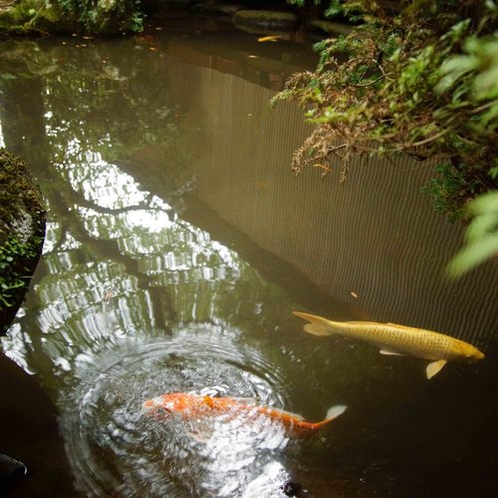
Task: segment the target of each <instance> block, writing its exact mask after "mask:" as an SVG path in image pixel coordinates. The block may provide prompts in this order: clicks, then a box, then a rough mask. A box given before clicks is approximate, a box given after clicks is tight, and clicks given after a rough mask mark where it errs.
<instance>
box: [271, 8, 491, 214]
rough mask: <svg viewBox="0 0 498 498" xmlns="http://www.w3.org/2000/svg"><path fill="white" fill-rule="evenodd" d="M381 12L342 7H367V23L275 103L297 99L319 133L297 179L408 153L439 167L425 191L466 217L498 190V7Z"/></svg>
mask: <svg viewBox="0 0 498 498" xmlns="http://www.w3.org/2000/svg"><path fill="white" fill-rule="evenodd" d="M331 4H332V5H333V6H334V5H338V3H337V2H331ZM382 5H383V4H381V3H380V2H379V3H377V2H375V1H372V0H358V1H354V2H353V1H344V2H341V8H343V9H345V10H346V11H347V10H348V9H353V8H354V9H355V11H356V12H358V10H359V9H361V10H362V12H363V21H364V22H363V24H362V25H361V26H359V27H357V28H355V29H353V30H352V31H351V33H350V34H348V35H347V36H341V37H338V38H334V39H328V40H325V41H323V42H321V43H319V44H317V45H316V49H317V50H318V51H319V53H320V62H319V64H318V67H317V69H316V71H314V72H304V73H298V74H296V75H294V76H293V77H292V78H291V79H290V80H289V81H288V83H287V86H286V89H285V90H284V91H283V92H281V93H280V94H279V95H277V97H276V98H275V99H274V100H273V102H274V103H275V102H276V101H278V100H281V99H292V100H295V101H297V102H298V103H299V104H300V105H301V106H302V107H303V109H304V111H305V116H306V119H307V120H308V121H309V122H311V123H313V124H315V125H316V127H315V129H314V131H313V133H312V134H311V136H310V137H309V138H308V139H307V140H306V141H305V143H304V144H303V147H301V148H300V149H298V150H297V151H296V152H295V154H294V157H293V165H292V167H293V171H294V172H296V173H299V172H300V171H302V169H303V168H304V167H306V166H307V165H315V166H319V167H320V168H321V170H322V172H323V173H324V174H326V173H327V172H328V171H330V170H331V169H332V168H334V167H337V166H339V167H340V168H342V171H343V173H344V172H345V171H347V169H348V168H349V158H350V157H351V155H352V154H363V155H366V156H370V155H376V154H377V155H378V154H387V153H390V154H393V153H399V152H406V153H409V154H410V155H412V156H414V157H416V158H417V159H420V160H425V159H432V164H434V162H436V163H437V164H438V166H437V167H436V170H435V174H434V179H433V180H432V181H431V182H430V184H429V185H428V187H427V189H426V190H427V191H430V192H431V193H432V194H434V195H435V200H436V206H437V208H438V209H439V210H441V211H444V212H446V213H448V215H449V216H450V217H451V218H452V219H455V218H458V217H462V216H465V215H466V213H467V211H466V210H465V206H466V204H467V203H468V202H469V201H470V200H471V199H473V198H474V197H476V196H477V195H479V194H481V193H484V192H486V191H487V190H490V189H493V188H498V183H497V176H498V174H497V173H498V163H497V158H498V132H497V127H498V100H497V98H498V34H497V31H496V26H497V23H498V6H497V3H496V2H495V1H491V0H488V1H486V2H482V1H477V0H469V1H467V2H459V1H456V0H439V1H432V0H417V1H413V2H402V3H400V4H399V6H398V7H397V9H398V10H397V11H396V12H395V13H393V12H388V11H386V10H385V9H384V8H383V6H382ZM342 176H344V175H342Z"/></svg>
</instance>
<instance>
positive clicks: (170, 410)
mask: <svg viewBox="0 0 498 498" xmlns="http://www.w3.org/2000/svg"><path fill="white" fill-rule="evenodd" d="M190 398H191V395H189V394H186V393H169V394H163V395H161V396H157V397H155V398H151V399H148V400H147V401H145V402H144V403H143V404H142V409H143V410H144V411H145V412H146V413H148V414H151V415H153V416H154V417H155V418H161V419H164V418H170V417H174V416H183V415H185V413H187V412H188V411H189V409H190V406H191V404H192V400H191V399H190Z"/></svg>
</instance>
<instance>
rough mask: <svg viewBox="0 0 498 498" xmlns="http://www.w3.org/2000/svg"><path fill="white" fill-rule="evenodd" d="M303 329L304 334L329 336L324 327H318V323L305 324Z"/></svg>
mask: <svg viewBox="0 0 498 498" xmlns="http://www.w3.org/2000/svg"><path fill="white" fill-rule="evenodd" d="M303 328H304V331H305V332H308V334H313V335H331V334H330V332H329V330H328V328H327V327H326V326H325V325H320V324H318V323H307V324H306V325H305V326H304V327H303Z"/></svg>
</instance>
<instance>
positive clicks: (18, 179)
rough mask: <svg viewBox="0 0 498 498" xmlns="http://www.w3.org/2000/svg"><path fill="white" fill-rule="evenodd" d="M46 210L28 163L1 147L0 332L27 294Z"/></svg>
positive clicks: (43, 229)
mask: <svg viewBox="0 0 498 498" xmlns="http://www.w3.org/2000/svg"><path fill="white" fill-rule="evenodd" d="M45 223H46V211H45V206H44V200H43V196H42V194H41V191H40V189H39V188H38V186H37V185H36V182H35V180H34V178H33V176H32V175H31V173H30V171H29V168H28V165H27V164H26V163H25V162H24V161H23V160H22V159H21V158H19V157H16V156H14V155H12V154H10V153H9V152H7V151H6V150H5V149H3V148H0V334H4V333H5V331H6V330H7V328H8V327H9V325H10V323H11V321H12V319H13V318H14V316H15V314H16V312H17V310H18V308H19V306H20V304H21V302H22V300H23V297H24V294H25V293H26V291H27V289H28V286H29V282H30V280H31V276H32V274H33V272H34V269H35V268H36V265H37V263H38V259H39V257H40V254H41V249H42V245H43V239H44V236H45Z"/></svg>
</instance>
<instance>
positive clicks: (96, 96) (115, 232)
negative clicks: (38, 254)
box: [0, 40, 285, 391]
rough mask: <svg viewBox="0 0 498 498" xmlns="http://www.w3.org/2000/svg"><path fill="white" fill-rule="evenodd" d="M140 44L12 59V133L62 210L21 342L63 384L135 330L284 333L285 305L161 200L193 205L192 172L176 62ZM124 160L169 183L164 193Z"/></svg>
mask: <svg viewBox="0 0 498 498" xmlns="http://www.w3.org/2000/svg"><path fill="white" fill-rule="evenodd" d="M132 43H134V42H133V41H131V40H127V41H119V42H118V41H116V42H109V43H107V44H105V45H103V46H98V47H93V48H92V49H89V48H83V47H78V46H76V45H75V46H72V47H69V46H66V47H60V46H59V47H50V46H48V45H47V46H43V45H41V46H42V50H41V51H38V50H37V49H36V45H32V44H30V43H26V44H19V45H18V46H17V48H16V51H15V52H10V53H9V58H8V59H7V61H6V59H5V58H4V59H3V62H1V61H0V65H2V67H3V69H5V71H6V72H8V74H11V75H12V78H7V79H4V83H5V82H7V83H6V84H4V85H3V87H2V88H4V89H5V88H6V89H7V90H6V91H4V93H3V94H2V97H3V100H4V101H5V100H6V99H7V100H9V101H12V102H16V103H17V104H16V106H15V107H12V108H11V109H10V112H7V113H3V114H2V117H1V119H2V127H3V129H4V131H5V132H6V133H5V140H6V142H7V146H9V142H10V143H11V144H12V145H15V146H16V147H17V150H16V152H17V153H19V154H22V155H24V156H25V157H28V158H29V159H30V161H31V163H32V166H33V169H34V172H35V174H36V175H37V176H38V178H39V180H40V183H41V184H42V189H43V191H44V193H45V195H46V197H47V199H48V204H49V214H50V218H49V227H48V233H47V241H46V246H45V255H44V258H43V261H42V263H41V265H40V268H39V271H38V282H37V285H36V287H35V291H34V292H32V293H31V294H30V295H28V299H27V302H26V305H25V310H27V311H26V313H25V314H22V316H20V317H19V318H18V321H17V323H16V324H15V325H14V328H13V333H12V334H11V338H10V339H8V340H9V341H11V343H10V345H8V346H7V349H9V350H10V352H11V354H13V355H15V356H17V359H18V360H19V361H20V362H21V363H24V364H25V365H26V366H27V368H28V369H30V370H32V371H35V372H37V373H38V374H40V375H41V377H42V378H43V379H44V382H45V384H46V385H47V387H50V388H51V389H52V390H54V391H55V390H56V389H57V388H58V386H59V385H60V380H61V377H64V376H65V375H66V374H65V372H66V371H71V370H72V368H73V366H74V364H75V362H76V361H77V358H78V356H79V355H81V354H87V353H91V352H97V351H100V350H101V349H103V348H107V347H111V346H112V344H114V343H115V342H116V341H119V340H121V339H122V338H124V337H135V336H139V335H148V336H155V335H158V334H165V333H166V334H167V333H169V330H170V327H171V326H172V325H173V324H174V323H175V322H181V323H189V322H216V323H218V324H231V325H241V326H242V327H244V328H247V327H249V328H253V327H254V323H253V325H252V326H250V325H249V324H250V323H251V322H258V323H259V324H260V325H261V326H263V327H264V326H265V323H266V322H268V323H270V322H271V323H272V324H271V329H273V327H274V323H275V319H278V318H279V317H280V315H281V309H280V308H279V309H277V308H276V307H275V308H274V309H273V311H272V313H273V315H274V316H272V317H271V318H270V317H269V316H268V315H265V314H264V313H262V309H263V307H266V306H267V304H266V303H272V302H274V301H275V300H277V301H279V302H280V301H282V299H284V300H285V297H284V296H285V295H284V294H283V292H282V291H281V290H280V288H278V287H276V286H274V285H271V284H268V283H266V282H265V281H264V280H263V279H262V278H261V277H260V275H259V274H258V272H257V271H255V270H254V269H253V268H251V267H250V266H249V265H248V264H247V263H245V262H244V261H242V260H240V258H239V257H238V255H237V254H236V253H234V252H233V251H231V250H229V249H228V248H226V247H225V246H223V245H221V244H219V243H217V242H215V241H213V240H212V239H211V237H210V236H209V234H208V233H207V232H205V231H203V230H200V229H198V228H196V227H195V226H193V225H191V224H190V223H188V222H186V221H184V220H182V218H181V217H180V216H179V214H178V213H177V211H176V210H175V209H174V208H172V207H171V206H170V205H168V204H165V202H164V201H162V200H161V198H162V199H164V198H167V199H168V200H169V199H172V200H173V201H174V200H175V199H177V200H180V201H181V198H182V196H183V194H184V192H185V191H186V190H188V188H189V185H190V183H191V181H192V178H191V176H190V175H189V173H188V170H187V169H186V168H185V167H184V166H183V164H182V161H181V158H179V157H178V155H177V153H176V151H175V137H176V136H177V135H178V133H179V131H178V128H177V126H176V124H175V116H174V112H173V110H174V105H173V104H171V103H170V101H169V93H168V85H167V81H164V78H163V77H162V76H161V77H159V76H158V75H156V77H154V76H153V75H151V72H154V71H157V72H158V74H159V70H161V75H162V74H164V73H165V71H164V68H162V67H161V66H162V64H163V62H162V61H161V60H160V59H154V58H153V57H152V56H151V55H150V54H149V53H148V52H144V51H143V50H141V49H140V48H138V49H137V50H134V49H132V48H131V47H130V46H129V44H132ZM123 44H125V45H126V46H127V50H126V55H125V56H123V53H122V50H121V49H122V46H123ZM14 65H15V68H16V70H15V71H14V70H13V66H14ZM33 72H34V73H36V74H35V75H34V76H33ZM4 74H6V73H4ZM143 74H147V75H148V77H147V78H143ZM32 102H35V103H36V104H33V103H32ZM14 111H15V112H14ZM33 114H34V116H33ZM33 123H34V124H33ZM32 126H36V130H35V131H31V130H30V127H32ZM26 135H29V136H30V137H31V138H32V139H31V140H26V141H20V140H18V137H20V136H26ZM37 144H43V155H42V156H41V157H40V158H38V160H37V152H38V151H39V150H40V149H39V148H38V147H37ZM112 163H114V164H121V165H122V167H126V168H129V169H132V170H133V173H134V176H138V177H139V178H140V181H142V180H144V183H145V184H146V185H147V184H148V183H147V182H145V179H146V178H147V179H148V181H150V180H151V179H152V183H154V182H155V183H156V184H157V183H160V184H161V185H162V187H161V189H159V192H160V197H157V196H156V195H153V194H151V193H149V192H147V191H141V190H140V189H139V188H138V186H137V184H136V181H135V180H134V179H132V177H130V176H129V175H127V174H125V173H124V172H123V169H119V168H117V167H116V166H114V165H113V164H112ZM137 165H138V166H139V167H138V168H137ZM151 165H154V166H155V169H154V168H153V167H151ZM158 166H159V167H158ZM158 171H159V173H158ZM145 188H147V187H145ZM147 190H149V191H150V189H148V188H147ZM106 292H109V296H110V297H109V299H108V302H106V300H104V299H103V296H104V294H105V293H106ZM276 298H277V299H276ZM277 317H278V318H277ZM266 326H268V327H270V326H269V325H268V324H266ZM16 331H17V333H14V332H16Z"/></svg>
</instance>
